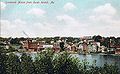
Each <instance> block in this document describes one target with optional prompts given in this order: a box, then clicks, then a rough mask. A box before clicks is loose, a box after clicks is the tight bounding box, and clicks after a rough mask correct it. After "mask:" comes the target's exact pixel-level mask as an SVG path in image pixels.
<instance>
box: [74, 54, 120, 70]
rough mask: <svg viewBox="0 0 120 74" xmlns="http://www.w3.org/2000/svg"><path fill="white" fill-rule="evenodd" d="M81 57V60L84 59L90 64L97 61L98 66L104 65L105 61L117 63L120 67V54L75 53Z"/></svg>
mask: <svg viewBox="0 0 120 74" xmlns="http://www.w3.org/2000/svg"><path fill="white" fill-rule="evenodd" d="M73 56H76V57H78V58H79V59H80V61H82V60H84V61H86V62H89V64H90V65H92V64H94V63H95V61H96V66H103V65H104V64H105V63H107V64H116V65H117V66H118V67H119V69H120V55H119V56H116V55H100V54H92V55H91V54H89V55H78V54H73Z"/></svg>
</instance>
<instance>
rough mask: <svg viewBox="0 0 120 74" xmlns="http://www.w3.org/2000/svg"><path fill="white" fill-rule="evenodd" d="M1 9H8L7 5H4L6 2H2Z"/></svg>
mask: <svg viewBox="0 0 120 74" xmlns="http://www.w3.org/2000/svg"><path fill="white" fill-rule="evenodd" d="M0 6H1V7H0V9H1V10H5V8H6V4H5V3H4V2H0Z"/></svg>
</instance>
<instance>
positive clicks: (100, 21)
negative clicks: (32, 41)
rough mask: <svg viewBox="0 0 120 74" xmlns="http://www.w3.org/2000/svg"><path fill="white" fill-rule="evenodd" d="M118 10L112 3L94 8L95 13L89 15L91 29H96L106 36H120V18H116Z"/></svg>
mask: <svg viewBox="0 0 120 74" xmlns="http://www.w3.org/2000/svg"><path fill="white" fill-rule="evenodd" d="M116 13H117V10H116V9H115V8H114V7H113V6H112V5H111V4H110V3H106V4H104V5H100V6H98V7H96V8H94V9H93V14H92V15H90V16H89V19H90V24H89V25H90V26H93V27H90V26H88V27H89V28H88V29H89V30H94V31H95V32H96V33H98V34H102V35H104V36H106V35H107V36H110V35H115V36H119V34H120V33H119V32H120V29H119V27H120V18H115V16H116V15H117V14H116Z"/></svg>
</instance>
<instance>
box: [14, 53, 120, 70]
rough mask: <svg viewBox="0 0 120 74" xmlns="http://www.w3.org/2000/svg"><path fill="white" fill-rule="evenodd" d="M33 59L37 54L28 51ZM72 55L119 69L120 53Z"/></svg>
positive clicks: (92, 62) (97, 64) (90, 63)
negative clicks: (112, 65)
mask: <svg viewBox="0 0 120 74" xmlns="http://www.w3.org/2000/svg"><path fill="white" fill-rule="evenodd" d="M16 54H17V55H18V56H21V54H20V53H16ZM30 55H31V57H32V59H33V60H35V57H36V56H37V53H30ZM72 56H74V57H77V58H78V59H80V61H81V62H82V60H84V61H86V62H89V65H92V64H94V62H95V60H96V66H99V67H100V66H103V65H104V64H106V63H107V64H116V65H117V66H118V68H119V70H120V55H119V56H114V55H100V54H88V55H82V54H80V55H79V54H72Z"/></svg>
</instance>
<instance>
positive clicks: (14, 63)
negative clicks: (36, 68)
mask: <svg viewBox="0 0 120 74" xmlns="http://www.w3.org/2000/svg"><path fill="white" fill-rule="evenodd" d="M6 73H7V74H21V67H20V60H19V57H18V56H17V55H15V54H13V53H10V54H9V55H8V58H7V68H6Z"/></svg>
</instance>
